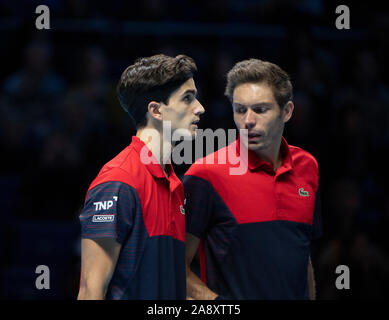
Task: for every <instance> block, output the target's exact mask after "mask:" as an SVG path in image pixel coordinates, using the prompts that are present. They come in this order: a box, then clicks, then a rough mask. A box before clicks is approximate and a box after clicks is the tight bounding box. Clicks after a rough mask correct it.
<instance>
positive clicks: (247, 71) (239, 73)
mask: <svg viewBox="0 0 389 320" xmlns="http://www.w3.org/2000/svg"><path fill="white" fill-rule="evenodd" d="M247 82H249V83H261V82H264V83H266V84H267V85H269V86H270V87H271V88H272V90H273V94H274V98H275V99H276V101H277V103H278V105H279V106H280V108H281V109H282V108H283V107H284V106H285V105H286V103H287V102H288V101H290V100H292V99H293V86H292V83H291V81H290V77H289V75H288V74H287V73H286V72H285V71H284V70H282V69H281V68H280V67H279V66H277V65H276V64H274V63H271V62H267V61H262V60H259V59H248V60H243V61H240V62H238V63H237V64H235V66H234V67H233V68H232V69H231V70H230V71H229V72H228V74H227V85H226V90H225V93H224V94H225V95H226V96H227V97H228V99H229V100H230V101H231V103H232V101H233V94H234V89H235V88H236V87H237V86H238V85H240V84H243V83H247Z"/></svg>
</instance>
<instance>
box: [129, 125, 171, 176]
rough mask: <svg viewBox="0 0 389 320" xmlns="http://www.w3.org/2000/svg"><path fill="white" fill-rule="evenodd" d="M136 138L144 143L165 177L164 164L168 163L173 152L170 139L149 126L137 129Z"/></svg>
mask: <svg viewBox="0 0 389 320" xmlns="http://www.w3.org/2000/svg"><path fill="white" fill-rule="evenodd" d="M136 136H137V137H138V138H139V139H140V140H142V141H143V142H144V144H145V145H146V146H147V148H148V149H149V150H150V151H151V153H152V154H153V156H154V157H155V159H156V160H157V161H158V163H159V164H160V166H161V168H162V170H163V171H164V172H165V174H166V175H167V172H166V164H167V163H169V160H170V156H171V153H172V150H173V145H172V142H171V140H170V137H164V136H163V134H162V132H161V131H160V130H158V129H156V128H153V127H151V126H146V127H144V128H142V129H139V130H138V131H137V132H136Z"/></svg>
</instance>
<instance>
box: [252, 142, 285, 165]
mask: <svg viewBox="0 0 389 320" xmlns="http://www.w3.org/2000/svg"><path fill="white" fill-rule="evenodd" d="M255 153H256V155H257V156H258V157H260V158H261V159H262V160H263V161H265V162H269V163H270V164H271V166H272V167H273V170H274V172H277V170H278V169H279V167H281V165H282V161H283V159H282V154H281V139H280V141H279V142H277V143H276V144H274V147H273V148H269V149H266V150H260V151H257V152H255Z"/></svg>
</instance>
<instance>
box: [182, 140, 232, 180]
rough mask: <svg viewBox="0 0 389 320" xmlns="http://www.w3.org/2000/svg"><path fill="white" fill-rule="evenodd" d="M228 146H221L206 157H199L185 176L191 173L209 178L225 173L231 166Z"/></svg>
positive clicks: (191, 174)
mask: <svg viewBox="0 0 389 320" xmlns="http://www.w3.org/2000/svg"><path fill="white" fill-rule="evenodd" d="M228 147H229V146H226V147H223V148H220V149H219V150H216V151H215V152H212V153H210V154H208V155H207V156H205V157H202V158H199V159H197V160H196V161H195V162H194V163H193V164H192V165H191V166H190V168H189V169H188V171H187V172H186V173H185V176H188V175H190V176H196V177H199V178H203V179H206V180H209V179H210V177H214V176H215V175H224V173H225V172H228V171H227V170H228V168H229V167H230V163H229V161H228Z"/></svg>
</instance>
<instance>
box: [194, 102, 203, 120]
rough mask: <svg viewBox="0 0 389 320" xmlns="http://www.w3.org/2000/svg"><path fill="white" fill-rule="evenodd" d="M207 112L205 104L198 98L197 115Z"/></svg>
mask: <svg viewBox="0 0 389 320" xmlns="http://www.w3.org/2000/svg"><path fill="white" fill-rule="evenodd" d="M204 112H205V109H204V107H203V105H202V104H201V103H200V101H198V100H197V106H196V108H195V115H196V116H199V115H200V114H203V113H204Z"/></svg>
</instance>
